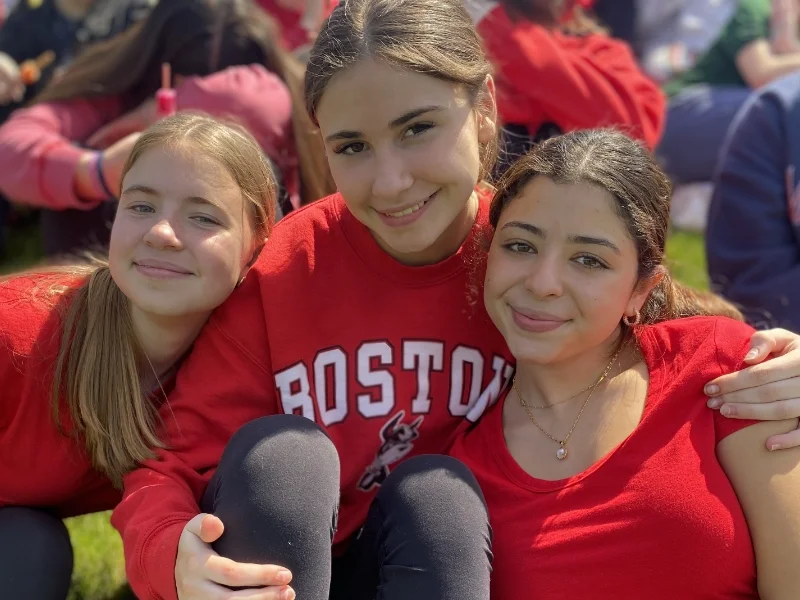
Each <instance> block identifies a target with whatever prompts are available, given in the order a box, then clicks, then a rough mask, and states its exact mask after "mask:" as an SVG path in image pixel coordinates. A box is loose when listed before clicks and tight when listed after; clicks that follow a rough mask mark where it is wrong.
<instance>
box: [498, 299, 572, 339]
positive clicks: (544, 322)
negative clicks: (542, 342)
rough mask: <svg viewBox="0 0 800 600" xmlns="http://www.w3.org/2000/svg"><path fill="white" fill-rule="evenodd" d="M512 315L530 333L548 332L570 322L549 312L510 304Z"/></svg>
mask: <svg viewBox="0 0 800 600" xmlns="http://www.w3.org/2000/svg"><path fill="white" fill-rule="evenodd" d="M509 308H510V309H511V316H512V318H513V319H514V323H515V324H516V326H517V327H519V328H520V329H522V330H524V331H528V332H530V333H546V332H549V331H554V330H556V329H558V328H559V327H561V326H562V325H564V324H565V323H568V322H569V320H568V319H562V318H561V317H558V316H556V315H553V314H551V313H548V312H544V311H539V310H530V309H517V308H514V307H513V306H510V305H509Z"/></svg>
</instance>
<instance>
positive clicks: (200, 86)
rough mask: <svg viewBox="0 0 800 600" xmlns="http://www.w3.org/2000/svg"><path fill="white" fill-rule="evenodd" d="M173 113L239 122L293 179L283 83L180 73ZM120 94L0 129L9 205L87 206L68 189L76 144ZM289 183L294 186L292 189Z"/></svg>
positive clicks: (31, 113)
mask: <svg viewBox="0 0 800 600" xmlns="http://www.w3.org/2000/svg"><path fill="white" fill-rule="evenodd" d="M177 97H178V110H197V111H202V112H205V113H208V114H210V115H212V116H216V117H230V118H233V119H234V120H236V121H237V122H239V123H241V124H242V125H244V126H245V127H247V129H248V130H249V131H250V133H251V134H253V136H254V137H255V138H256V140H258V142H259V144H260V145H261V147H262V149H263V150H264V152H265V153H266V154H267V155H268V156H269V157H270V158H271V159H272V160H273V161H275V163H276V165H277V166H278V168H279V169H281V171H282V172H283V174H284V178H285V179H286V182H287V188H289V189H290V193H291V194H296V193H298V190H295V189H291V188H292V184H291V182H293V181H296V180H297V174H296V172H297V168H298V167H297V164H298V162H297V157H296V154H295V150H294V138H293V135H292V116H291V115H292V108H291V98H290V96H289V91H288V89H287V88H286V86H285V85H284V83H283V82H282V81H281V80H280V79H279V78H278V77H277V76H276V75H275V74H274V73H270V72H269V71H267V70H266V69H265V68H264V67H262V66H261V65H249V66H238V67H230V68H228V69H225V70H223V71H219V72H218V73H214V74H212V75H209V76H207V77H188V78H187V79H186V80H184V81H183V82H182V83H181V85H179V86H178V87H177ZM123 111H124V109H123V103H122V99H121V98H118V97H105V98H96V99H90V100H72V101H69V102H55V103H52V104H49V103H48V104H36V105H34V106H32V107H30V108H24V109H21V110H18V111H16V112H15V113H13V114H12V116H11V118H10V119H9V120H8V121H6V122H5V123H4V124H3V126H2V127H0V165H2V169H0V190H2V192H3V193H4V194H5V195H6V196H8V197H9V198H10V199H12V200H14V201H15V202H20V203H24V204H31V205H34V206H41V207H46V208H51V209H57V210H58V209H65V208H79V209H88V208H93V207H94V206H95V205H96V204H97V203H96V202H86V201H84V200H83V199H81V198H78V197H77V196H76V195H75V192H74V186H73V180H74V177H75V171H76V169H77V165H78V161H79V159H80V157H81V155H82V153H83V152H84V150H81V149H80V148H79V146H80V145H81V144H82V143H83V142H84V141H85V140H86V139H87V138H89V136H91V135H92V134H93V133H94V132H95V131H97V130H98V129H99V128H100V127H101V126H103V125H105V124H107V123H109V122H111V121H113V120H114V119H116V118H117V117H119V116H121V115H122V113H123ZM294 187H296V186H294Z"/></svg>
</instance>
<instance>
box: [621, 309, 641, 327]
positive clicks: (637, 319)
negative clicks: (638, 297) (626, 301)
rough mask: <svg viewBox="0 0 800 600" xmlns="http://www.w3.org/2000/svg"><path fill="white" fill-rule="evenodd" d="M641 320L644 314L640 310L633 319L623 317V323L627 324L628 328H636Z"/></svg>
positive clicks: (626, 316)
mask: <svg viewBox="0 0 800 600" xmlns="http://www.w3.org/2000/svg"><path fill="white" fill-rule="evenodd" d="M641 320H642V313H640V312H639V311H638V310H637V311H636V314H635V315H633V318H631V317H629V316H628V315H622V322H623V323H625V325H626V326H627V327H635V326H636V325H638V324H639V323H640V322H641Z"/></svg>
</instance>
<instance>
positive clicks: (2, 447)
mask: <svg viewBox="0 0 800 600" xmlns="http://www.w3.org/2000/svg"><path fill="white" fill-rule="evenodd" d="M81 282H82V278H79V277H73V276H65V275H61V274H58V275H54V274H50V275H44V274H39V275H35V274H34V275H22V276H17V277H14V278H12V279H9V280H6V281H0V507H1V506H8V505H17V506H41V507H48V508H52V509H55V510H56V512H57V513H58V514H59V515H60V516H62V517H69V516H73V515H80V514H85V513H91V512H96V511H101V510H108V509H111V508H113V507H114V506H115V505H116V503H117V502H118V501H119V497H120V493H119V491H117V490H115V489H114V488H113V486H112V485H111V482H110V481H109V480H108V479H107V478H106V477H105V476H104V475H102V474H100V473H98V472H97V471H95V470H94V469H93V468H92V466H91V464H90V463H89V459H88V457H87V456H86V453H85V451H84V448H83V445H82V444H81V443H80V441H79V440H77V439H75V438H73V437H70V436H65V435H63V434H62V433H61V432H60V431H59V430H58V427H56V424H55V422H54V421H53V416H52V412H51V408H50V386H51V385H52V381H53V367H54V364H55V360H56V356H57V354H58V348H59V343H60V341H61V328H62V315H63V311H64V310H65V306H66V305H67V303H68V302H69V301H71V297H72V294H71V293H70V290H72V289H74V288H76V287H78V286H79V285H80V284H81ZM54 289H56V290H57V289H65V290H66V292H65V293H63V294H61V293H58V294H55V295H54V294H53V293H52V291H53V290H54ZM61 422H62V426H63V427H64V429H65V430H66V431H69V429H70V420H69V415H68V411H67V409H66V407H64V408H62V410H61Z"/></svg>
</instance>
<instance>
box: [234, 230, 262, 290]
mask: <svg viewBox="0 0 800 600" xmlns="http://www.w3.org/2000/svg"><path fill="white" fill-rule="evenodd" d="M266 242H267V240H266V238H264V241H263V242H261V243H260V244H259V245H258V246H256V249H255V250H253V255H252V256H251V257H250V260H248V261H247V264H246V265H245V266H244V268H243V269H242V273H241V275H240V276H239V282H238V283H237V284H236V287H239V286H240V285H242V282H243V281H244V279H245V277H247V274H248V273H249V272H250V269H251V268H252V267H253V265H254V264H256V261H257V260H258V257H259V256H261V251H262V250H263V249H264V244H266Z"/></svg>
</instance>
